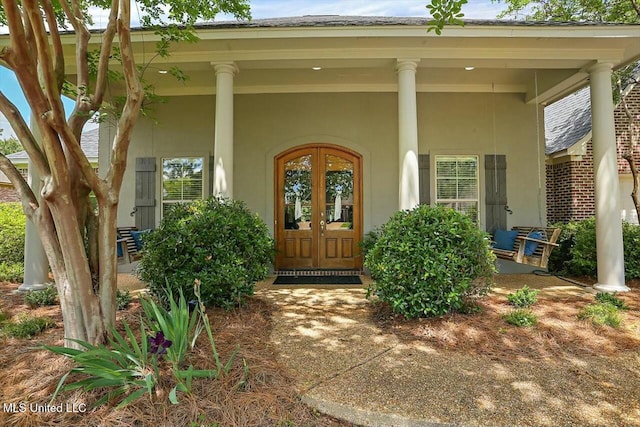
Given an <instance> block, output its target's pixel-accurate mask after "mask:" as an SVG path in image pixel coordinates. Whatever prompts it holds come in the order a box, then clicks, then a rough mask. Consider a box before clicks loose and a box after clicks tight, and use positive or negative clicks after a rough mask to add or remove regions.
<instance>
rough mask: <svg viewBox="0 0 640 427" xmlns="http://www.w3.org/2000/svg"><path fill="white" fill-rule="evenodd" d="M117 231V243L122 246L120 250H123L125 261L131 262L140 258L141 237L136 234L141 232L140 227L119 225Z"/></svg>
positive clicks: (126, 262)
mask: <svg viewBox="0 0 640 427" xmlns="http://www.w3.org/2000/svg"><path fill="white" fill-rule="evenodd" d="M117 232H118V239H117V240H116V245H118V246H120V249H119V252H122V258H123V260H124V263H125V264H130V263H131V262H133V261H137V260H138V259H140V250H139V245H140V244H139V237H138V238H136V237H137V236H134V233H138V234H139V231H138V229H137V228H136V227H118V228H117ZM137 240H138V241H137ZM118 255H120V254H118Z"/></svg>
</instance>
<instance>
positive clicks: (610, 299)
mask: <svg viewBox="0 0 640 427" xmlns="http://www.w3.org/2000/svg"><path fill="white" fill-rule="evenodd" d="M596 301H598V302H600V303H603V304H604V303H609V304H611V305H613V306H615V307H616V308H619V309H620V310H629V306H628V305H627V304H626V303H625V302H624V301H623V300H621V299H620V298H618V297H617V295H616V292H614V293H612V294H610V293H607V292H598V293H597V294H596Z"/></svg>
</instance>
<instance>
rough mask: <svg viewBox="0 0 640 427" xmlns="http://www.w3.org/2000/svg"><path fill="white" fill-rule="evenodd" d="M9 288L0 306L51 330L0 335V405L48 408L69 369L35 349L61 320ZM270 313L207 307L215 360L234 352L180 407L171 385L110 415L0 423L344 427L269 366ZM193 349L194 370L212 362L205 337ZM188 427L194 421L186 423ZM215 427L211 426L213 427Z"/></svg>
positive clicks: (255, 303)
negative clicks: (170, 395)
mask: <svg viewBox="0 0 640 427" xmlns="http://www.w3.org/2000/svg"><path fill="white" fill-rule="evenodd" d="M17 287H18V286H17V285H15V284H9V283H0V309H1V310H2V311H4V312H8V313H10V314H11V315H12V316H18V315H19V313H21V312H28V313H29V314H32V315H34V316H48V317H50V318H52V319H53V320H54V321H55V322H56V326H55V327H54V328H52V329H48V330H47V331H45V332H44V333H43V334H41V335H39V336H37V337H35V338H33V339H30V340H29V339H15V338H9V337H6V336H5V337H0V386H1V387H0V401H2V402H3V403H11V402H15V403H19V402H26V403H27V404H29V403H39V404H46V403H49V399H50V396H51V395H52V394H53V392H54V390H55V388H56V386H57V384H58V381H59V380H60V378H61V376H62V375H64V374H65V373H66V372H68V370H69V369H70V368H71V363H70V361H68V360H67V359H66V358H64V357H62V356H58V355H55V354H52V353H50V352H49V351H46V350H41V349H40V348H39V347H40V346H41V345H43V344H47V345H62V342H63V326H62V316H61V314H60V310H59V308H58V307H57V306H54V307H44V308H37V309H29V308H28V307H27V306H26V305H24V303H23V297H22V295H20V294H15V293H13V292H14V291H15V290H16V289H17ZM273 310H274V308H273V307H272V306H271V305H269V303H267V302H264V301H261V300H259V299H257V298H250V300H249V303H248V305H247V307H245V308H243V309H239V310H236V311H232V312H225V311H222V310H218V309H209V310H208V311H207V314H208V316H209V319H210V321H211V324H212V329H213V332H214V338H215V341H216V345H217V348H218V350H219V353H220V354H221V359H222V361H223V362H226V360H227V358H228V357H229V355H230V354H231V353H232V352H233V350H234V349H235V347H236V346H239V349H240V350H239V353H238V356H237V358H236V360H235V363H234V365H233V368H232V370H231V372H230V373H229V374H228V375H227V376H225V377H224V378H223V379H221V380H208V379H200V380H194V387H193V393H192V395H191V396H187V395H184V394H181V395H180V396H181V401H180V402H181V403H180V404H179V405H178V406H174V405H171V404H170V403H169V402H168V400H167V398H166V393H167V392H168V390H169V389H170V387H171V385H170V384H168V383H169V380H167V384H166V387H164V389H163V388H162V387H160V390H159V391H158V394H157V395H156V396H154V398H153V399H151V398H150V397H149V396H148V395H145V396H144V397H142V398H140V399H138V400H137V401H135V402H134V403H132V404H130V405H128V406H126V407H124V408H122V409H119V410H115V409H114V408H113V407H112V406H111V405H103V406H101V407H99V408H96V409H89V410H88V411H87V412H86V413H73V412H68V413H63V414H58V413H34V412H30V411H26V412H18V413H8V412H4V411H2V412H0V425H2V426H5V425H11V426H36V425H38V426H41V425H42V426H54V425H55V426H134V425H135V426H138V425H139V426H161V425H162V426H190V425H194V426H196V425H207V426H208V425H220V426H229V427H233V426H247V427H250V426H280V425H295V426H310V427H312V426H318V427H320V426H335V427H346V426H350V424H348V423H344V422H341V421H338V420H335V419H333V418H330V417H326V416H322V415H320V414H317V413H315V412H313V411H312V410H310V409H309V408H307V407H306V406H305V405H303V404H302V403H301V402H300V400H299V397H298V395H297V392H296V390H295V387H294V382H293V379H292V377H291V375H290V374H289V373H288V372H287V371H286V370H285V369H284V368H283V367H282V366H281V365H279V364H278V362H277V361H276V360H277V359H276V351H277V350H276V349H275V348H274V347H273V345H272V344H270V343H269V335H270V332H271V314H272V312H273ZM140 312H141V308H140V305H139V303H137V302H136V301H135V300H134V302H133V303H132V304H131V306H130V307H129V308H128V309H127V310H125V311H121V312H118V315H117V317H118V321H119V322H118V325H120V329H121V325H122V323H121V322H120V320H121V319H126V320H127V323H129V324H130V325H131V326H132V329H134V330H136V329H135V328H136V327H137V325H138V322H139V320H138V319H139V317H138V316H139V314H140ZM199 341H200V342H199V343H198V345H197V346H196V351H194V352H193V353H191V355H190V357H189V360H187V363H193V365H194V366H195V367H196V368H205V369H206V368H207V367H211V366H212V364H213V361H212V357H211V348H210V346H209V343H208V341H207V339H206V333H203V334H202V335H201V336H200V339H199ZM243 360H244V361H246V364H247V366H248V367H249V374H248V377H247V379H246V384H245V385H244V386H243V387H241V388H239V387H237V384H238V383H239V382H240V381H241V380H242V379H243V377H244V366H243ZM100 396H101V393H99V392H93V393H80V392H68V393H64V394H62V395H61V396H59V397H58V398H57V399H56V401H57V403H60V402H64V403H71V404H73V403H75V404H76V407H77V406H79V405H78V404H80V403H84V404H87V405H91V403H92V402H95V401H96V400H97V399H99V398H100ZM192 423H194V424H192ZM216 423H218V424H216Z"/></svg>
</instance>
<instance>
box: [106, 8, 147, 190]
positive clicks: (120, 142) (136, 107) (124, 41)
mask: <svg viewBox="0 0 640 427" xmlns="http://www.w3.org/2000/svg"><path fill="white" fill-rule="evenodd" d="M130 19H131V10H130V3H129V2H128V1H126V0H120V6H119V11H118V21H117V22H118V38H119V40H120V50H121V54H122V66H123V69H124V80H125V84H126V88H127V100H126V102H125V105H124V109H123V111H122V116H121V117H120V119H119V120H118V128H117V131H116V135H115V138H114V142H113V146H112V149H111V167H110V168H109V172H108V173H107V178H106V181H107V182H108V183H109V184H110V187H111V189H112V192H111V194H110V199H111V200H110V201H111V202H115V201H117V196H118V194H119V192H120V187H121V186H122V179H123V176H124V171H125V168H126V164H127V150H128V148H129V143H130V142H131V133H132V132H133V126H134V125H135V123H136V120H137V118H138V114H139V112H140V105H142V101H143V99H144V93H143V90H142V85H141V84H140V79H139V78H138V72H137V69H136V64H135V59H134V56H133V47H132V45H131V28H130V22H131V21H130Z"/></svg>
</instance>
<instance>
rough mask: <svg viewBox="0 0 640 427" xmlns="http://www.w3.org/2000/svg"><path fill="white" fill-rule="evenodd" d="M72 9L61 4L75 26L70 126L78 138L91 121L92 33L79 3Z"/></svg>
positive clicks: (74, 4) (66, 4)
mask: <svg viewBox="0 0 640 427" xmlns="http://www.w3.org/2000/svg"><path fill="white" fill-rule="evenodd" d="M72 3H73V5H72V7H70V6H69V3H68V2H67V1H63V2H61V5H62V10H63V11H64V14H65V16H66V17H67V20H68V21H69V22H70V23H71V25H72V26H73V29H74V32H75V35H76V68H77V70H78V71H77V73H76V74H77V77H76V86H77V95H76V104H75V107H74V110H73V113H72V114H71V117H70V119H69V126H70V127H71V129H72V132H73V133H74V135H76V138H79V137H80V135H81V134H82V128H83V127H84V125H85V123H87V121H88V120H89V112H90V111H91V109H92V105H91V102H90V98H89V63H88V61H87V50H88V45H89V39H90V38H91V33H90V32H89V30H88V29H87V27H86V25H85V20H84V15H83V12H82V9H81V8H80V6H79V5H78V2H77V1H73V2H72Z"/></svg>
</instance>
